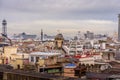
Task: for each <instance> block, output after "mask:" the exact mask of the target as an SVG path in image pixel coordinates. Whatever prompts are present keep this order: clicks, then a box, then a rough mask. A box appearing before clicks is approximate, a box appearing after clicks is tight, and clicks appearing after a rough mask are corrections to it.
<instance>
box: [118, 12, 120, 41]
mask: <svg viewBox="0 0 120 80" xmlns="http://www.w3.org/2000/svg"><path fill="white" fill-rule="evenodd" d="M118 41H119V42H120V14H118Z"/></svg>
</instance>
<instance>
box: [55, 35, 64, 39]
mask: <svg viewBox="0 0 120 80" xmlns="http://www.w3.org/2000/svg"><path fill="white" fill-rule="evenodd" d="M55 40H64V38H63V35H62V34H57V35H56V36H55Z"/></svg>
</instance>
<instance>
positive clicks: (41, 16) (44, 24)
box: [0, 0, 120, 35]
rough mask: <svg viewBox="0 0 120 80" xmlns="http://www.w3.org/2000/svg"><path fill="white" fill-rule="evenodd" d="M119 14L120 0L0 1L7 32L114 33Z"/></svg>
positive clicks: (0, 11)
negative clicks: (6, 23)
mask: <svg viewBox="0 0 120 80" xmlns="http://www.w3.org/2000/svg"><path fill="white" fill-rule="evenodd" d="M119 13H120V0H0V21H1V22H2V20H3V19H6V20H7V22H8V25H7V28H8V33H10V34H13V33H20V32H26V33H30V34H40V31H41V29H43V30H44V33H47V34H50V35H53V34H54V35H55V34H57V33H58V30H60V32H61V33H63V34H64V35H75V34H77V31H81V32H85V31H87V30H89V31H92V32H95V33H111V32H112V33H113V32H114V31H117V27H118V26H117V23H118V14H119ZM1 27H2V25H1ZM1 27H0V32H1Z"/></svg>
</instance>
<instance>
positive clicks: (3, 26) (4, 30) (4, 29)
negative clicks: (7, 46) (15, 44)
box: [2, 19, 7, 36]
mask: <svg viewBox="0 0 120 80" xmlns="http://www.w3.org/2000/svg"><path fill="white" fill-rule="evenodd" d="M2 34H3V35H4V36H7V21H6V20H5V19H4V20H3V21H2Z"/></svg>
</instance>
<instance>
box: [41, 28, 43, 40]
mask: <svg viewBox="0 0 120 80" xmlns="http://www.w3.org/2000/svg"><path fill="white" fill-rule="evenodd" d="M41 41H43V30H42V29H41Z"/></svg>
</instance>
